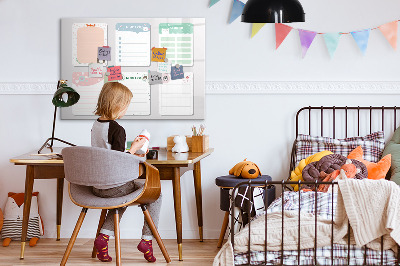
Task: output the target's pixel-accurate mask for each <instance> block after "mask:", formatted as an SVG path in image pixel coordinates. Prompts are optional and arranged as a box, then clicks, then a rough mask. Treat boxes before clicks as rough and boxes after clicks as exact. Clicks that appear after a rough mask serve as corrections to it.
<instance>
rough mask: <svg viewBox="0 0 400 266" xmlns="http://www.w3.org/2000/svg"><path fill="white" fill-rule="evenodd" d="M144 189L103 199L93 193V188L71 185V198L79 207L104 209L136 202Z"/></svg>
mask: <svg viewBox="0 0 400 266" xmlns="http://www.w3.org/2000/svg"><path fill="white" fill-rule="evenodd" d="M144 181H145V180H135V182H143V183H144ZM143 187H144V186H143ZM143 187H142V188H140V189H138V190H136V191H134V192H132V193H131V194H128V195H126V196H123V197H117V198H101V197H97V196H96V195H94V194H93V193H92V187H88V186H82V185H77V184H73V183H70V193H71V198H72V199H73V200H74V201H75V202H76V203H77V204H79V205H82V206H91V208H93V207H94V208H104V207H110V206H118V205H121V204H124V203H127V202H129V201H132V200H134V199H135V198H136V197H137V196H139V194H140V193H142V191H143Z"/></svg>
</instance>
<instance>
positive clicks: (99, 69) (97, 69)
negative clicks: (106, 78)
mask: <svg viewBox="0 0 400 266" xmlns="http://www.w3.org/2000/svg"><path fill="white" fill-rule="evenodd" d="M101 77H103V64H90V65H89V78H101Z"/></svg>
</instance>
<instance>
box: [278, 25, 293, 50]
mask: <svg viewBox="0 0 400 266" xmlns="http://www.w3.org/2000/svg"><path fill="white" fill-rule="evenodd" d="M292 29H293V28H292V27H290V26H288V25H285V24H281V23H275V40H276V49H278V47H279V46H280V45H281V44H282V42H283V41H284V40H285V38H286V36H288V34H289V33H290V31H291V30H292Z"/></svg>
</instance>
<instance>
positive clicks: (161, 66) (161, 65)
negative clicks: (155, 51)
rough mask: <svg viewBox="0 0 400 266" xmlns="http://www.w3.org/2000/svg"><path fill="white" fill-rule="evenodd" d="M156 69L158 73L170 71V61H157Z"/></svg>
mask: <svg viewBox="0 0 400 266" xmlns="http://www.w3.org/2000/svg"><path fill="white" fill-rule="evenodd" d="M157 71H158V72H160V73H171V63H168V62H158V68H157Z"/></svg>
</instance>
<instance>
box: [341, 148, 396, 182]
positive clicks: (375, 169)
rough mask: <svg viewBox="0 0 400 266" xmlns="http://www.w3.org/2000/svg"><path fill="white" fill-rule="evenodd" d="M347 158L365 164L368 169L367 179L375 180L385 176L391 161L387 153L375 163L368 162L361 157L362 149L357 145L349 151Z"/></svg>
mask: <svg viewBox="0 0 400 266" xmlns="http://www.w3.org/2000/svg"><path fill="white" fill-rule="evenodd" d="M347 158H349V159H355V160H358V161H360V162H362V163H363V164H365V166H366V167H367V170H368V179H375V180H378V179H384V178H385V177H386V174H387V172H388V171H389V168H390V165H391V161H392V155H391V154H388V155H386V156H385V157H383V158H382V159H381V160H380V161H379V162H377V163H373V162H368V161H366V160H364V159H363V149H362V148H361V146H358V147H357V148H355V149H354V150H353V151H352V152H350V154H349V155H348V156H347Z"/></svg>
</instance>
